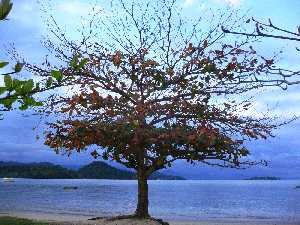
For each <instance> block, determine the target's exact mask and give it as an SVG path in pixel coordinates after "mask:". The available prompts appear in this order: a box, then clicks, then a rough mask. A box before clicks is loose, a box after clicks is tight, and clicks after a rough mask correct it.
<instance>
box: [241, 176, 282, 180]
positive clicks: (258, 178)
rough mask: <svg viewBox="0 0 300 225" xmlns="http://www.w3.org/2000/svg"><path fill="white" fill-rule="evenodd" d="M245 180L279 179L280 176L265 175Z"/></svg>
mask: <svg viewBox="0 0 300 225" xmlns="http://www.w3.org/2000/svg"><path fill="white" fill-rule="evenodd" d="M246 180H281V178H279V177H270V176H266V177H251V178H248V179H246Z"/></svg>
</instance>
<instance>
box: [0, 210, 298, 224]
mask: <svg viewBox="0 0 300 225" xmlns="http://www.w3.org/2000/svg"><path fill="white" fill-rule="evenodd" d="M0 216H11V217H18V218H26V219H32V220H36V221H44V222H49V223H50V224H51V225H52V224H53V225H161V224H160V223H158V222H157V221H153V220H136V219H123V220H114V221H109V220H107V219H99V220H89V219H90V218H91V217H90V216H78V215H76V216H71V215H64V214H62V215H55V214H43V213H3V214H0ZM165 222H168V223H169V224H170V225H300V222H288V221H287V222H284V221H269V220H261V221H258V220H249V219H243V220H241V219H239V220H233V219H230V220H229V219H228V220H223V221H220V220H211V221H171V220H166V221H165Z"/></svg>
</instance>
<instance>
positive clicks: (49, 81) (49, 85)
mask: <svg viewBox="0 0 300 225" xmlns="http://www.w3.org/2000/svg"><path fill="white" fill-rule="evenodd" d="M52 83H53V79H52V77H49V78H48V80H47V82H46V87H47V88H49V87H51V85H52Z"/></svg>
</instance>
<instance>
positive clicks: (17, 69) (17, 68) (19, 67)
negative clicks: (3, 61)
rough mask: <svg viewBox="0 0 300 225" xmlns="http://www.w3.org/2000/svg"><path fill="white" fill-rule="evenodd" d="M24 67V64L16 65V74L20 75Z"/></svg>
mask: <svg viewBox="0 0 300 225" xmlns="http://www.w3.org/2000/svg"><path fill="white" fill-rule="evenodd" d="M23 66H24V64H23V63H19V62H18V63H17V64H16V65H15V72H16V73H19V72H20V71H21V70H22V68H23Z"/></svg>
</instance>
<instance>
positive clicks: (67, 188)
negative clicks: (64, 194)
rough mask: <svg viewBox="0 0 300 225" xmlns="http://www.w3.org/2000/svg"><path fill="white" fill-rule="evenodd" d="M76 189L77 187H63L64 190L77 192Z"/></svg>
mask: <svg viewBox="0 0 300 225" xmlns="http://www.w3.org/2000/svg"><path fill="white" fill-rule="evenodd" d="M77 189H78V187H76V186H65V187H64V190H77Z"/></svg>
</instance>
